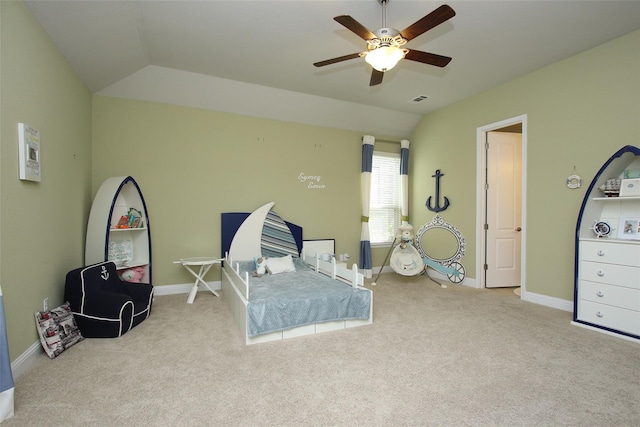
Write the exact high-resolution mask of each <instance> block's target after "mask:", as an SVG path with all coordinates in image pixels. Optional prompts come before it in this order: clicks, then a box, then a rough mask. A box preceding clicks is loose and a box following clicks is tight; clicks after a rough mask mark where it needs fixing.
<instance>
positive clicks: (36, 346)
mask: <svg viewBox="0 0 640 427" xmlns="http://www.w3.org/2000/svg"><path fill="white" fill-rule="evenodd" d="M43 354H44V350H43V349H42V345H41V344H40V340H38V341H36V342H34V343H33V344H31V345H30V346H29V348H28V349H27V351H25V352H24V353H22V354H21V355H20V356H18V358H17V359H16V360H14V361H13V362H12V363H11V375H13V379H14V380H17V379H18V378H19V377H20V375H22V374H24V373H25V372H27V371H28V370H29V368H31V367H32V366H33V364H34V363H36V360H38V357H40V356H42V355H43Z"/></svg>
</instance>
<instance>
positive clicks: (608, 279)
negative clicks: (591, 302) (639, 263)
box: [580, 261, 640, 289]
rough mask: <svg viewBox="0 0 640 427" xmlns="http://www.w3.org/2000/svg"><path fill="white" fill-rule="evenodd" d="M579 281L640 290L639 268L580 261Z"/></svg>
mask: <svg viewBox="0 0 640 427" xmlns="http://www.w3.org/2000/svg"><path fill="white" fill-rule="evenodd" d="M580 279H582V280H588V281H590V282H598V283H608V284H610V285H618V286H624V287H626V288H633V289H640V267H627V266H626V265H617V264H605V263H600V262H591V261H582V262H581V263H580Z"/></svg>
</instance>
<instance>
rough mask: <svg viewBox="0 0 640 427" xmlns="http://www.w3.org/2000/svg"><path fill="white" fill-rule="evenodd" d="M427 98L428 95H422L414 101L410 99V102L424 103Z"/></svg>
mask: <svg viewBox="0 0 640 427" xmlns="http://www.w3.org/2000/svg"><path fill="white" fill-rule="evenodd" d="M427 98H428V96H427V95H420V96H416V97H415V98H413V99H410V100H409V101H408V102H409V103H411V104H417V103H418V102H422V101H424V100H425V99H427Z"/></svg>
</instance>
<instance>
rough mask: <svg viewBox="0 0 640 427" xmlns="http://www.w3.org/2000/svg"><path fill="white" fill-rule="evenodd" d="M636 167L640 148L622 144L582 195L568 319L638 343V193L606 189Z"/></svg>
mask: <svg viewBox="0 0 640 427" xmlns="http://www.w3.org/2000/svg"><path fill="white" fill-rule="evenodd" d="M639 167H640V148H637V147H633V146H625V147H622V148H621V149H620V150H618V151H617V152H616V153H615V154H614V155H613V156H611V158H609V160H607V161H606V162H605V163H604V165H603V166H602V167H601V168H600V170H599V171H598V173H597V174H596V175H595V177H594V178H593V181H592V182H591V185H590V186H589V188H588V189H587V192H586V194H585V196H584V200H583V201H582V205H581V207H580V213H579V215H578V222H577V226H576V242H575V244H576V254H575V292H574V312H573V323H574V324H577V325H580V326H586V327H592V328H595V329H597V330H600V331H603V332H607V333H612V334H616V335H618V336H622V337H625V338H628V339H633V340H639V341H640V230H638V224H639V219H640V196H635V195H630V196H622V197H619V196H618V194H615V195H612V194H609V192H607V191H606V190H607V186H606V184H607V182H609V183H610V182H612V180H619V179H620V178H623V177H625V176H627V175H628V173H627V172H628V171H631V170H637V169H638V168H639ZM594 223H595V224H596V225H595V226H594V225H593V224H594ZM605 226H606V227H605ZM614 227H617V229H616V228H614ZM605 231H606V232H605Z"/></svg>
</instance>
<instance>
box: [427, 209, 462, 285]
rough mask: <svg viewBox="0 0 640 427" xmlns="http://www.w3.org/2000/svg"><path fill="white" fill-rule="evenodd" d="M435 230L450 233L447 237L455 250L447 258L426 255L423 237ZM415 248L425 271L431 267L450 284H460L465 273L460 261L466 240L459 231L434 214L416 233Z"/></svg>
mask: <svg viewBox="0 0 640 427" xmlns="http://www.w3.org/2000/svg"><path fill="white" fill-rule="evenodd" d="M435 230H443V231H445V232H448V233H450V236H449V237H450V238H453V240H454V241H455V245H454V246H455V249H454V250H453V251H452V253H450V254H448V255H447V256H438V257H436V256H430V255H429V254H427V251H426V249H425V246H426V240H425V235H427V234H429V233H428V232H429V231H435ZM415 246H416V249H417V250H418V252H419V253H420V256H421V257H422V262H423V263H424V265H425V269H426V267H431V268H433V269H434V270H436V271H437V272H439V273H442V274H446V275H447V278H448V279H449V281H450V282H451V283H461V282H462V281H463V280H464V278H465V275H466V271H465V268H464V266H463V265H462V264H461V263H460V260H461V259H462V257H463V256H464V255H465V254H466V251H467V250H466V246H467V245H466V239H465V238H464V236H463V235H462V233H461V232H460V230H458V229H457V228H456V227H454V226H453V225H451V224H449V223H448V222H447V221H445V220H444V218H442V217H441V216H440V215H438V214H436V216H434V217H433V219H432V220H431V221H430V222H428V223H426V224H424V225H423V226H422V227H420V229H419V230H418V232H417V233H416V238H415ZM425 271H426V270H425Z"/></svg>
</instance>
